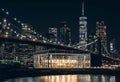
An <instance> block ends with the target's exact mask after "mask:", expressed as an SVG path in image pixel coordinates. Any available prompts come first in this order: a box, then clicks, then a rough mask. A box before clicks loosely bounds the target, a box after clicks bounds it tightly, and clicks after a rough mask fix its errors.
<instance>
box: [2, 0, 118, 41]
mask: <svg viewBox="0 0 120 82" xmlns="http://www.w3.org/2000/svg"><path fill="white" fill-rule="evenodd" d="M81 4H82V0H81V1H76V2H72V1H69V2H68V1H58V2H57V1H53V2H52V1H36V2H34V1H32V0H31V1H29V2H27V1H15V0H14V1H12V2H10V1H7V0H6V1H2V2H1V8H5V9H6V10H7V11H10V15H11V16H12V17H16V18H18V19H19V20H21V21H23V22H25V23H29V24H31V25H33V26H34V28H35V29H37V30H38V32H40V33H41V34H45V33H46V30H48V28H49V27H57V28H60V22H61V21H68V25H69V27H70V28H71V29H72V32H71V33H72V34H71V35H72V38H73V39H74V40H77V41H78V39H79V31H78V30H79V17H80V16H81ZM101 4H102V5H101ZM23 8H24V9H23ZM119 8H120V6H119V3H118V2H114V1H112V0H110V1H109V2H107V1H104V0H101V1H94V0H93V1H85V15H86V16H87V17H88V33H95V28H96V21H97V20H103V21H105V24H106V26H107V33H108V35H109V36H110V37H111V38H116V39H117V41H119V40H120V39H119V35H120V33H119V28H118V27H119V21H118V20H119V18H120V17H119V13H120V12H119V11H118V10H119ZM110 34H111V35H110ZM76 36H77V37H76Z"/></svg>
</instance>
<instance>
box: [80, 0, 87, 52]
mask: <svg viewBox="0 0 120 82" xmlns="http://www.w3.org/2000/svg"><path fill="white" fill-rule="evenodd" d="M86 44H87V17H86V16H85V15H84V2H83V3H82V16H81V17H80V18H79V46H78V48H81V49H83V50H84V49H87V47H86V46H85V45H86Z"/></svg>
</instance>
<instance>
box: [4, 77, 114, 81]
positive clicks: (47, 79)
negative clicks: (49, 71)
mask: <svg viewBox="0 0 120 82" xmlns="http://www.w3.org/2000/svg"><path fill="white" fill-rule="evenodd" d="M4 82H115V76H105V75H54V76H40V77H26V78H16V79H10V80H8V81H4Z"/></svg>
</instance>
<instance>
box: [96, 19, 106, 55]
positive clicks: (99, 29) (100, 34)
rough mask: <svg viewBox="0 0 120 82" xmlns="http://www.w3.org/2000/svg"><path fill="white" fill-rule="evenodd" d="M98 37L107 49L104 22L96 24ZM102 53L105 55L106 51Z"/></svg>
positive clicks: (103, 50)
mask: <svg viewBox="0 0 120 82" xmlns="http://www.w3.org/2000/svg"><path fill="white" fill-rule="evenodd" d="M96 35H97V37H100V38H101V43H102V45H103V47H104V48H106V49H107V36H106V26H105V24H104V21H101V22H96ZM102 52H103V53H105V49H102Z"/></svg>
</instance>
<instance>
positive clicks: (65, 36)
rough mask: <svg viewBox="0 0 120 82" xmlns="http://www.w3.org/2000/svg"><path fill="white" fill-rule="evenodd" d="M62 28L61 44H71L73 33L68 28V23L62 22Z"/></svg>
mask: <svg viewBox="0 0 120 82" xmlns="http://www.w3.org/2000/svg"><path fill="white" fill-rule="evenodd" d="M61 24H62V27H61V28H60V42H61V43H63V44H67V45H68V44H71V32H70V28H69V27H68V26H67V22H66V21H63V22H61Z"/></svg>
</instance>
